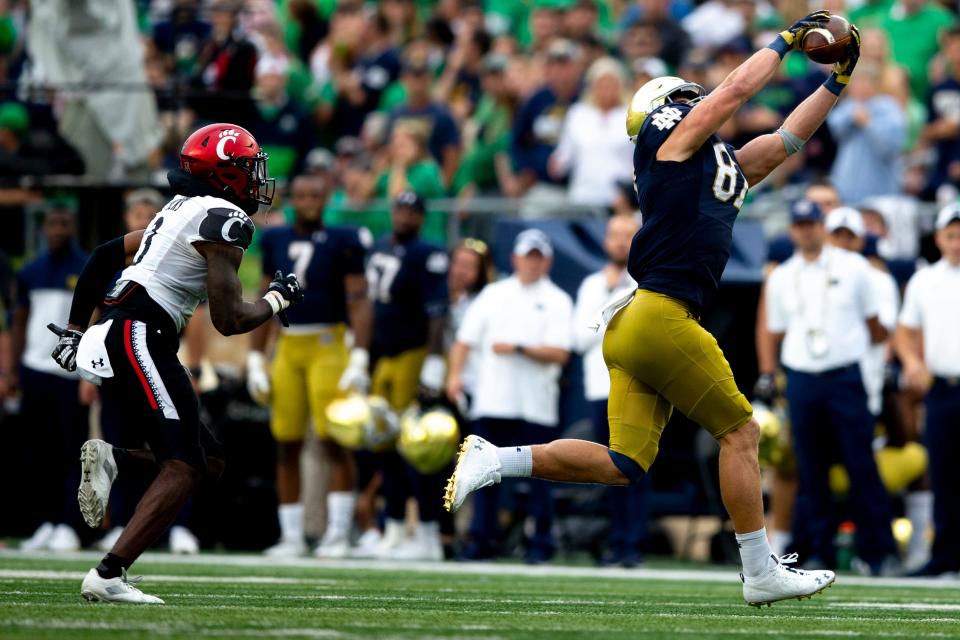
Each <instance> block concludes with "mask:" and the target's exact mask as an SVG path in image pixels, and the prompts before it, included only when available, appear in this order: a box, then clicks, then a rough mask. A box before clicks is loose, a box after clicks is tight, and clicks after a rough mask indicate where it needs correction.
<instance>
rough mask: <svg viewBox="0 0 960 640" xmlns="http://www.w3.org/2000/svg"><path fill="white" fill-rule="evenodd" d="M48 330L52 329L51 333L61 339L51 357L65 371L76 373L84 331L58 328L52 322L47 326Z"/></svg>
mask: <svg viewBox="0 0 960 640" xmlns="http://www.w3.org/2000/svg"><path fill="white" fill-rule="evenodd" d="M47 329H50V331H52V332H54V333H55V334H57V336H58V337H59V338H60V340H58V341H57V346H56V347H54V349H53V353H51V354H50V355H51V356H52V357H53V359H54V360H56V361H57V364H58V365H60V366H61V367H62V368H63V369H66V370H67V371H76V370H77V347H78V346H80V339H81V338H83V331H77V330H76V329H66V328H64V327H58V326H57V325H55V324H53V323H52V322H51V323H50V324H48V325H47Z"/></svg>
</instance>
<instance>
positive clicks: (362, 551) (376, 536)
mask: <svg viewBox="0 0 960 640" xmlns="http://www.w3.org/2000/svg"><path fill="white" fill-rule="evenodd" d="M381 540H383V534H382V533H380V529H377V528H376V527H371V528H369V529H367V530H366V531H364V532H363V534H362V535H361V536H360V537H359V538H357V544H356V546H354V547H353V548H352V549H350V557H351V558H374V557H376V555H377V549H378V548H379V547H380V541H381Z"/></svg>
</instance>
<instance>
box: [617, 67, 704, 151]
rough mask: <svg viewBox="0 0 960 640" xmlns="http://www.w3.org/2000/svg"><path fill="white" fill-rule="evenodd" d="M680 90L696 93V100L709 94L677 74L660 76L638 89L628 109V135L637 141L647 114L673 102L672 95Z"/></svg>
mask: <svg viewBox="0 0 960 640" xmlns="http://www.w3.org/2000/svg"><path fill="white" fill-rule="evenodd" d="M680 92H689V93H694V94H696V96H697V97H696V98H694V100H693V101H694V102H696V101H699V100H701V99H702V98H703V97H704V96H706V95H707V90H706V89H704V88H703V87H702V86H700V85H699V84H697V83H696V82H688V81H687V80H684V79H683V78H677V77H676V76H660V77H659V78H654V79H653V80H650V81H649V82H647V83H646V84H644V85H643V86H642V87H640V88H639V89H637V92H636V93H635V94H633V99H632V100H631V101H630V107H629V108H628V109H627V135H628V136H630V139H631V140H633V141H634V142H636V139H637V136H638V135H639V134H640V128H641V127H642V126H643V123H644V121H645V120H646V119H647V116H648V115H650V113H651V112H653V111H654V110H655V109H657V107H661V106H663V105H665V104H667V103H668V102H673V100H672V96H674V95H675V94H677V93H680Z"/></svg>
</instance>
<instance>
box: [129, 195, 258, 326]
mask: <svg viewBox="0 0 960 640" xmlns="http://www.w3.org/2000/svg"><path fill="white" fill-rule="evenodd" d="M253 230H254V226H253V222H252V221H251V220H250V217H249V216H247V214H246V213H244V212H243V211H241V210H240V209H239V208H237V206H236V205H234V204H232V203H230V202H227V201H226V200H224V199H222V198H216V197H213V196H195V197H187V196H179V195H178V196H176V197H175V198H174V199H173V200H171V201H170V202H168V203H167V205H166V206H165V207H164V208H163V209H161V210H160V212H158V213H157V215H156V216H154V218H153V220H152V221H151V222H150V225H149V226H148V227H147V228H146V230H145V231H144V233H143V239H142V240H141V241H140V248H139V249H138V250H137V253H136V255H135V256H134V258H133V264H131V265H130V266H129V267H127V268H126V269H124V270H123V273H121V274H120V279H119V280H118V282H117V286H118V287H120V286H122V285H123V284H124V283H126V282H136V283H138V284H140V285H141V286H142V287H143V288H144V289H146V290H147V293H148V294H149V295H150V298H152V299H153V301H154V302H156V303H157V304H159V305H160V306H161V307H162V308H163V310H164V311H166V312H167V313H169V314H170V317H171V318H173V321H174V323H175V324H176V325H177V331H181V330H183V328H184V327H185V326H187V322H188V321H189V320H190V317H191V316H192V315H193V312H194V311H196V309H197V305H198V304H200V303H201V302H203V301H204V300H206V299H207V260H206V258H204V257H203V256H202V255H201V254H200V252H199V251H197V249H196V247H195V246H194V243H195V242H221V243H225V244H229V245H231V246H235V247H239V248H240V249H241V250H242V251H246V249H247V247H249V246H250V241H251V240H252V239H253Z"/></svg>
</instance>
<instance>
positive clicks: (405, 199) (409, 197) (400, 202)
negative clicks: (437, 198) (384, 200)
mask: <svg viewBox="0 0 960 640" xmlns="http://www.w3.org/2000/svg"><path fill="white" fill-rule="evenodd" d="M393 206H394V207H410V208H411V209H413V210H415V211H419V212H420V213H424V212H425V211H426V210H427V206H426V204H425V203H424V202H423V198H421V197H420V196H419V195H417V194H416V193H414V192H413V191H401V192H400V193H399V194H397V197H396V198H394V199H393Z"/></svg>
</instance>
